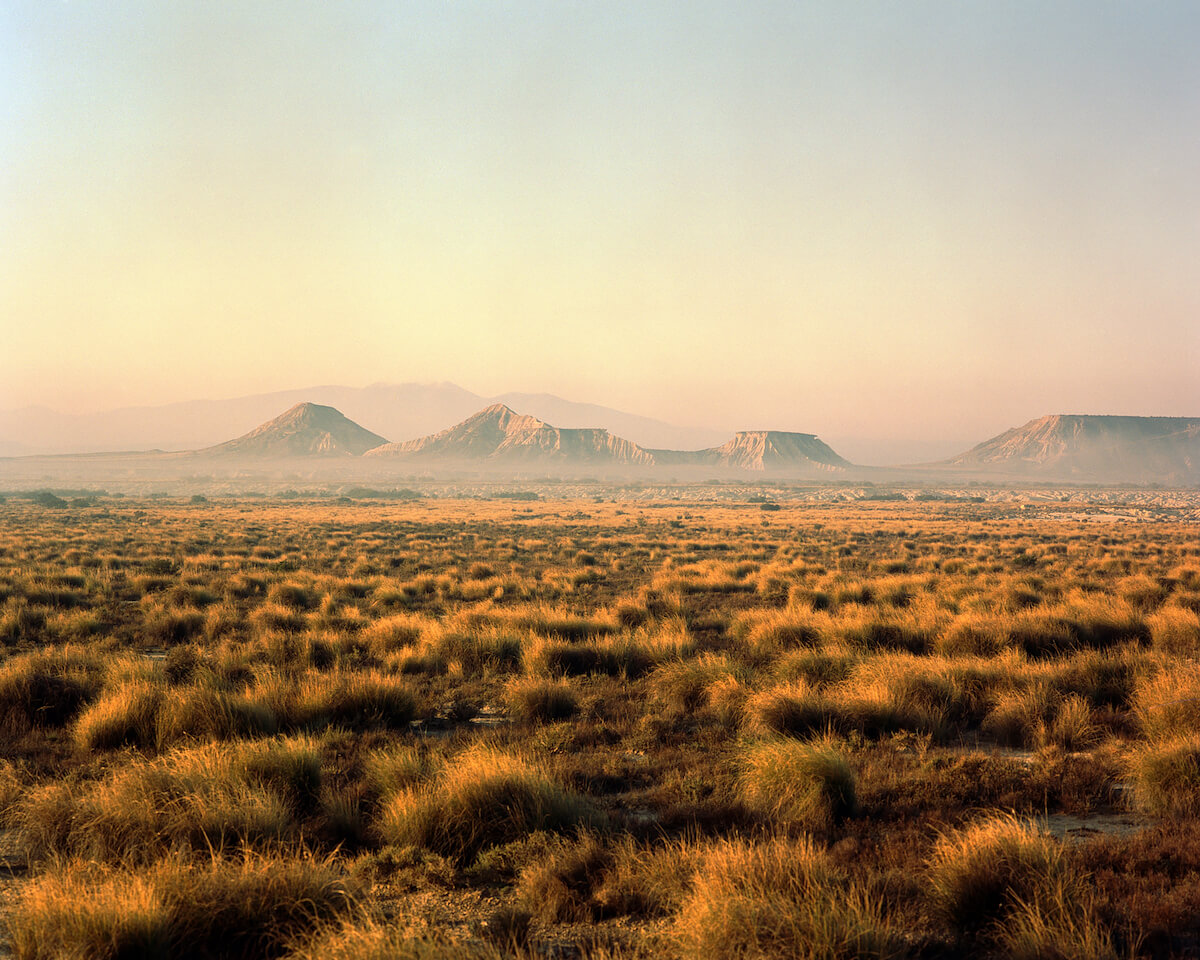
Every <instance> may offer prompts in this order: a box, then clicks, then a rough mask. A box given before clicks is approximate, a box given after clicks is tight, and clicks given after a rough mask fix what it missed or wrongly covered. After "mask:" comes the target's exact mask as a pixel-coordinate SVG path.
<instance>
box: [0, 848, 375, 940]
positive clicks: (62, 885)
mask: <svg viewBox="0 0 1200 960" xmlns="http://www.w3.org/2000/svg"><path fill="white" fill-rule="evenodd" d="M351 907H352V899H351V890H350V889H349V888H348V887H347V885H346V882H345V881H344V880H343V878H342V876H341V875H340V874H339V872H338V871H337V870H336V869H335V868H334V867H333V865H332V864H331V863H330V862H329V861H325V860H320V859H317V858H315V857H311V856H308V857H301V858H296V857H287V858H284V857H274V856H270V855H246V856H243V857H241V858H239V859H236V860H232V861H231V860H220V859H216V858H214V859H212V860H211V861H210V862H208V863H196V862H193V861H188V860H182V859H179V858H168V859H166V860H163V861H160V862H158V863H155V864H153V865H151V866H149V867H143V868H140V869H137V870H126V869H121V868H112V867H104V866H100V865H97V864H94V863H90V864H89V863H80V864H68V865H66V866H65V867H61V868H57V869H55V870H53V871H51V872H50V873H47V874H44V875H42V876H40V877H38V878H36V879H34V880H33V881H31V882H30V883H29V885H28V886H27V887H25V889H23V890H22V892H21V893H20V894H19V896H18V897H17V899H16V902H15V903H14V904H13V907H12V913H11V916H10V918H9V929H10V931H11V936H12V947H13V953H14V954H15V956H16V957H17V958H18V960H57V958H61V957H89V958H97V960H107V958H112V960H118V958H125V957H156V956H161V957H172V958H180V960H185V958H196V960H202V958H208V957H212V956H218V955H219V956H222V957H230V958H246V960H251V958H257V957H279V956H282V955H283V954H284V953H285V952H286V951H287V949H288V947H289V945H290V944H291V943H293V942H294V941H295V940H296V939H297V938H299V937H301V936H303V935H304V934H306V933H309V932H310V931H312V930H314V929H316V928H317V927H318V926H319V925H321V924H322V923H328V922H330V921H331V920H333V919H334V918H336V917H338V916H340V915H346V914H347V913H349V911H350V910H351Z"/></svg>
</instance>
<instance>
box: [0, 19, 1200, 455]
mask: <svg viewBox="0 0 1200 960" xmlns="http://www.w3.org/2000/svg"><path fill="white" fill-rule="evenodd" d="M1197 49H1200V6H1198V5H1197V4H1195V3H1193V2H1190V0H1188V2H1176V3H1168V2H1162V3H1156V2H1152V0H1146V2H1132V0H1131V2H1123V3H1111V2H1104V0H1088V2H1082V3H1074V2H1054V3H1046V2H1045V0H1037V2H1022V0H1008V2H1004V3H990V2H982V0H980V2H971V0H944V2H923V0H912V2H904V3H898V2H894V0H889V2H869V0H865V2H862V3H853V4H848V3H844V2H841V0H837V2H827V3H812V2H798V0H781V2H753V0H750V2H739V3H711V2H705V0H680V2H675V3H661V2H653V0H649V2H648V0H638V2H631V3H626V2H621V0H604V2H580V0H547V2H544V3H527V2H518V0H512V2H499V0H491V2H470V0H441V2H422V0H410V2H405V3H394V2H378V3H374V2H366V0H363V2H356V3H328V2H326V0H322V2H315V3H314V2H303V0H288V2H254V0H247V2H239V3H211V2H207V0H199V2H194V0H169V2H168V0H156V2H149V0H144V2H128V0H104V2H88V0H71V2H51V0H34V2H26V0H9V2H6V3H4V4H3V5H2V6H0V408H13V407H21V406H24V405H27V404H44V405H48V406H50V407H54V408H56V409H60V410H70V411H79V412H82V411H94V410H102V409H107V408H111V407H117V406H122V405H128V404H143V403H149V404H157V403H166V402H170V401H175V400H183V399H192V398H201V397H214V398H215V397H228V396H239V395H244V394H251V393H258V392H265V391H269V390H279V389H287V388H293V387H301V386H305V385H308V384H318V383H340V384H347V385H365V384H368V383H372V382H377V381H386V382H412V381H419V382H425V381H443V380H444V381H452V382H455V383H458V384H460V385H462V386H464V387H466V388H468V389H470V390H474V391H476V392H478V393H481V394H495V393H500V392H504V391H510V390H519V391H547V392H551V393H557V394H559V395H561V396H564V397H567V398H570V399H573V400H579V401H588V402H594V403H601V404H606V405H608V406H613V407H618V408H620V409H624V410H628V411H632V412H636V413H640V414H644V415H648V416H656V417H660V418H662V419H666V420H669V421H672V422H676V423H682V424H687V425H708V426H713V427H720V428H727V427H728V428H750V427H764V428H766V427H769V428H776V429H796V430H802V431H808V432H816V433H819V434H821V435H822V436H857V437H881V438H890V439H891V440H897V439H899V440H912V441H913V442H917V441H924V440H930V439H933V438H940V439H941V440H942V441H945V440H946V439H947V438H949V437H953V438H955V439H958V438H961V439H964V440H971V441H972V442H974V441H976V440H979V439H982V438H984V437H986V436H990V435H992V434H995V433H998V432H1000V431H1001V430H1003V429H1005V428H1007V427H1009V426H1013V425H1016V424H1019V423H1023V422H1024V421H1026V420H1029V419H1031V418H1033V417H1037V416H1040V415H1042V414H1046V413H1053V412H1070V413H1124V414H1153V415H1191V416H1200V389H1198V385H1200V269H1198V264H1200V175H1198V171H1200V57H1197V56H1196V50H1197ZM0 439H2V438H0Z"/></svg>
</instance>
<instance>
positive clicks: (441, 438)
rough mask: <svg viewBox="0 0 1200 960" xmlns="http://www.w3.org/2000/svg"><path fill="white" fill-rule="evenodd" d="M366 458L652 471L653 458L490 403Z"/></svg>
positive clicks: (625, 443) (589, 432)
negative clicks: (451, 423)
mask: <svg viewBox="0 0 1200 960" xmlns="http://www.w3.org/2000/svg"><path fill="white" fill-rule="evenodd" d="M367 455H368V456H370V457H400V458H404V459H406V460H411V461H425V462H429V461H439V462H445V463H469V462H477V463H488V464H507V465H527V464H535V463H546V464H549V463H557V464H559V465H566V464H572V465H576V464H577V465H581V466H583V465H632V466H652V465H653V463H654V458H653V457H651V456H650V454H648V453H647V452H646V451H645V450H643V449H642V448H641V447H639V446H638V445H637V444H636V443H633V442H631V441H629V440H623V439H621V438H620V437H614V436H613V435H612V434H611V433H609V432H608V431H607V430H603V429H599V428H566V427H552V426H550V424H548V423H546V422H545V421H542V420H539V419H538V418H537V417H531V416H529V415H527V414H519V413H516V412H515V411H514V410H513V409H512V408H511V407H508V406H506V405H505V404H503V403H493V404H491V405H490V406H488V407H485V408H484V409H483V410H480V411H479V412H478V413H476V414H475V415H474V416H472V417H468V418H467V419H466V420H464V421H463V422H462V423H459V424H456V425H455V426H453V427H451V428H450V429H448V430H442V431H441V432H440V433H435V434H433V435H431V436H427V437H422V438H420V439H419V440H409V441H407V442H404V443H389V444H385V445H384V446H381V447H377V448H376V449H374V450H371V451H370V452H369V453H368V454H367Z"/></svg>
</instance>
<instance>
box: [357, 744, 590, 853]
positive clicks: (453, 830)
mask: <svg viewBox="0 0 1200 960" xmlns="http://www.w3.org/2000/svg"><path fill="white" fill-rule="evenodd" d="M598 819H599V817H598V813H597V811H596V810H595V808H594V807H593V805H592V804H591V803H590V802H588V801H587V800H586V799H584V798H583V797H581V796H579V795H577V794H574V793H571V792H570V791H568V790H566V789H564V788H563V787H561V786H560V785H559V784H557V783H555V782H554V781H552V780H550V779H549V778H548V777H546V776H545V775H544V774H542V773H540V772H538V770H537V769H536V768H535V767H534V766H533V765H532V764H530V763H529V762H528V761H526V760H524V759H522V758H520V757H518V756H514V755H512V754H508V753H502V752H500V751H498V750H494V749H489V748H486V747H478V748H474V749H471V750H468V751H467V752H466V753H463V754H460V755H459V756H458V757H456V758H455V759H454V761H452V762H451V763H449V764H447V765H446V767H445V768H443V770H442V771H441V773H440V774H439V776H438V777H437V778H436V779H435V780H434V781H432V782H430V783H429V784H427V785H424V786H421V787H418V788H415V789H406V790H401V791H400V792H398V793H396V794H395V795H394V796H393V797H392V798H391V799H390V800H389V801H388V802H387V803H386V805H385V806H384V809H383V813H382V816H381V819H380V822H379V831H380V833H381V834H382V836H383V837H384V838H385V839H386V840H387V841H388V842H389V843H394V844H401V845H402V844H415V845H417V846H421V847H425V848H427V849H429V850H432V851H434V852H436V853H441V854H443V855H445V856H447V857H450V858H452V859H454V860H456V861H457V862H458V863H462V864H466V863H470V862H471V861H472V860H473V859H474V858H475V857H476V856H477V855H478V854H479V852H480V851H481V850H483V849H484V848H486V847H489V846H494V845H496V844H501V843H508V842H511V841H513V840H518V839H520V838H521V837H523V836H525V835H527V834H529V833H532V832H533V831H535V830H549V831H570V830H574V829H577V828H579V827H584V826H587V825H589V824H592V823H595V822H597V821H598Z"/></svg>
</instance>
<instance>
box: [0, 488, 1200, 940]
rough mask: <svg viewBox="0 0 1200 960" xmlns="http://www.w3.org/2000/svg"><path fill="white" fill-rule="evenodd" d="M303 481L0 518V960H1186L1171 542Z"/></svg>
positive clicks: (997, 506) (1058, 523)
mask: <svg viewBox="0 0 1200 960" xmlns="http://www.w3.org/2000/svg"><path fill="white" fill-rule="evenodd" d="M716 489H717V488H716V487H715V486H713V487H706V488H705V491H706V493H708V492H711V491H712V490H716ZM339 492H342V491H340V490H339V491H336V492H330V493H329V494H327V495H325V496H324V497H323V498H322V499H320V500H315V499H311V498H306V497H305V496H302V495H301V494H299V493H292V494H289V495H288V496H287V497H284V498H276V499H272V498H270V497H262V498H259V499H257V500H255V502H254V509H253V510H252V511H248V510H246V509H245V508H246V503H245V502H244V501H239V500H236V499H231V498H227V497H221V496H215V495H210V496H209V497H208V498H207V499H205V500H196V499H193V498H192V497H191V491H188V493H187V495H185V496H184V497H182V498H181V499H179V500H178V501H173V500H170V499H169V498H162V499H159V500H154V501H151V500H139V499H137V498H123V499H120V500H118V499H114V498H107V497H106V498H101V499H99V500H96V499H93V500H92V501H88V502H86V503H85V502H83V501H79V502H75V501H72V502H71V504H70V505H69V506H68V507H66V508H56V509H48V508H47V507H46V506H44V505H41V504H39V503H37V502H35V501H34V500H31V499H29V498H28V497H20V498H11V499H10V500H9V501H8V502H6V503H5V504H4V505H3V509H4V511H5V521H6V522H5V525H4V527H3V531H2V532H0V734H3V736H0V829H3V831H5V833H4V836H3V840H4V842H5V843H9V844H12V845H13V848H14V849H17V850H19V851H20V855H21V856H22V857H26V856H27V857H28V859H29V862H30V868H29V871H28V873H27V874H23V875H14V877H13V878H12V879H11V889H13V890H15V891H16V892H15V893H14V895H13V896H11V897H8V898H7V899H8V902H6V903H3V904H0V921H2V922H3V924H4V925H5V929H6V930H7V936H8V938H9V940H10V941H11V943H12V948H13V951H14V952H15V954H16V955H17V956H18V957H22V958H41V957H46V958H49V957H59V956H96V957H105V956H109V957H118V956H183V957H186V956H195V957H206V956H213V955H218V954H219V955H231V956H244V957H252V956H279V957H285V956H286V957H293V958H295V960H307V958H311V957H318V956H321V957H326V956H328V957H334V958H339V957H340V958H345V960H357V958H382V957H393V956H396V957H413V958H440V957H451V956H454V957H459V956H463V957H478V958H481V960H483V958H486V960H500V958H508V957H529V958H532V957H544V956H547V955H549V954H550V953H552V952H554V951H559V952H560V953H561V955H564V956H565V955H568V954H569V955H578V956H581V957H587V958H593V957H595V958H606V957H611V958H617V957H630V958H631V957H664V958H668V960H670V958H674V960H688V958H699V957H706V958H707V957H713V958H721V957H729V958H739V960H748V958H754V957H762V958H768V957H771V958H775V957H805V956H808V957H829V958H840V957H902V956H914V957H916V956H929V957H953V956H981V957H997V958H998V957H1001V956H1014V957H1027V958H1034V957H1055V958H1074V957H1081V958H1082V957H1087V958H1125V957H1136V956H1145V957H1148V958H1149V957H1160V956H1161V957H1168V956H1187V955H1189V951H1193V952H1194V947H1195V944H1196V943H1200V919H1197V918H1200V909H1197V907H1198V905H1200V886H1198V885H1197V883H1196V880H1195V877H1196V876H1197V875H1200V837H1198V836H1195V835H1194V834H1195V830H1194V829H1193V825H1194V821H1195V819H1196V817H1197V814H1198V813H1200V753H1198V751H1197V747H1196V743H1197V737H1198V736H1200V672H1198V671H1197V669H1196V667H1195V662H1194V658H1195V656H1196V653H1197V651H1198V650H1200V633H1198V629H1197V622H1198V621H1197V619H1196V618H1197V615H1198V614H1200V548H1197V547H1196V546H1195V544H1194V525H1189V524H1188V523H1185V522H1178V521H1177V514H1176V513H1169V512H1163V513H1162V514H1161V515H1159V516H1157V518H1156V519H1154V520H1153V521H1151V520H1147V521H1146V522H1144V523H1143V522H1140V521H1131V520H1115V519H1109V518H1105V517H1103V516H1100V515H1098V514H1097V515H1086V516H1084V513H1085V508H1083V507H1080V506H1079V505H1078V504H1069V503H1065V504H1059V503H1058V502H1057V501H1056V502H1053V503H1049V502H1048V505H1047V506H1045V507H1044V508H1039V509H1040V510H1041V511H1042V512H1041V513H1039V514H1038V515H1037V518H1036V519H1031V515H1030V513H1029V512H1027V511H1023V510H1021V509H1018V508H1017V506H1019V505H1017V506H1014V505H1012V504H1007V503H1004V502H1000V501H996V502H993V503H988V502H984V501H983V499H982V498H979V499H977V500H975V501H972V500H970V499H969V498H958V499H953V498H951V499H947V498H941V499H937V498H933V499H931V498H921V497H916V498H912V499H904V500H878V501H863V502H860V503H858V504H830V505H823V504H818V503H809V504H798V503H795V502H792V501H790V500H789V496H788V491H787V490H786V489H774V490H771V491H769V492H767V493H764V494H762V495H761V497H760V498H759V499H754V498H755V497H756V496H759V494H757V493H756V492H753V491H750V492H748V491H747V490H745V489H743V488H739V489H737V490H736V491H734V494H735V495H732V494H731V495H730V496H729V497H728V498H726V499H724V500H721V499H716V498H714V499H712V500H710V501H695V502H691V503H688V504H687V505H682V504H681V502H675V501H671V500H668V499H666V498H665V497H663V498H659V499H655V497H658V494H652V493H646V492H644V491H640V490H639V491H634V492H631V493H630V495H629V497H628V498H626V499H617V500H616V501H615V502H600V501H599V500H598V499H597V500H593V499H592V498H590V497H589V498H588V499H586V500H573V501H570V502H566V501H562V500H559V499H557V498H556V497H557V494H555V493H553V491H550V492H546V491H542V492H540V493H539V494H537V495H536V496H537V499H536V500H534V499H533V498H529V499H515V498H505V497H498V496H494V495H493V496H491V497H490V498H488V499H473V500H470V501H467V500H462V501H458V500H453V499H438V498H437V497H435V496H431V495H425V493H424V491H422V495H421V496H420V497H416V496H409V495H408V494H407V492H405V491H401V490H400V489H399V488H397V490H396V491H395V493H394V495H393V494H387V495H384V494H385V493H387V491H383V492H381V491H377V490H367V489H365V488H364V489H361V490H354V489H349V488H347V489H346V491H345V493H346V496H348V497H351V498H352V500H351V501H349V502H341V501H339V500H338V499H336V497H337V494H338V493H339ZM639 498H640V499H639ZM767 506H770V507H777V508H778V509H771V510H769V511H768V513H767V514H764V512H763V508H764V507H767ZM535 509H536V511H537V513H536V514H535V513H533V512H532V511H533V510H535ZM768 515H769V516H770V521H769V522H767V521H766V516H768ZM1081 516H1083V519H1081ZM84 520H86V522H84ZM467 520H469V521H470V522H464V521H467ZM764 522H767V523H768V525H767V526H764V525H763V524H764ZM135 523H136V526H135ZM135 531H136V532H135ZM1112 824H1116V826H1115V827H1112V826H1111V825H1112ZM1110 827H1111V829H1112V830H1113V831H1114V832H1112V834H1111V835H1108V834H1107V833H1106V831H1108V830H1110ZM1117 830H1119V831H1120V832H1116V831H1117ZM1089 831H1090V832H1089ZM6 889H8V888H6ZM222 938H223V939H222Z"/></svg>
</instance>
